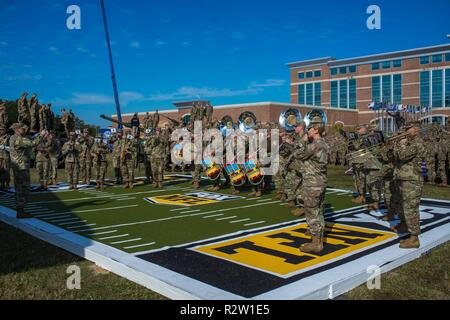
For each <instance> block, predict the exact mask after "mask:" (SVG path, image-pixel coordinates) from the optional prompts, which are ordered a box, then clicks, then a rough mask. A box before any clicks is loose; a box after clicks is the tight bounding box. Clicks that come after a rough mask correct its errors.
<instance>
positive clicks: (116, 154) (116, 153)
mask: <svg viewBox="0 0 450 320" xmlns="http://www.w3.org/2000/svg"><path fill="white" fill-rule="evenodd" d="M120 141H121V139H119V137H118V136H117V135H113V136H112V137H111V138H110V139H109V141H108V143H109V144H112V145H113V150H112V154H111V156H112V164H113V168H114V174H115V176H116V184H122V183H123V178H122V171H121V167H120Z"/></svg>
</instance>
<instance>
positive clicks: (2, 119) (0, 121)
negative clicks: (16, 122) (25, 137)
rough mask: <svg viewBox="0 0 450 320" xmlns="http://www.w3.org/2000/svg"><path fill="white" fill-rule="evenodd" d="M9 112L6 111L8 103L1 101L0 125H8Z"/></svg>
mask: <svg viewBox="0 0 450 320" xmlns="http://www.w3.org/2000/svg"><path fill="white" fill-rule="evenodd" d="M8 122H9V119H8V112H6V105H5V103H4V102H0V126H3V127H5V128H7V127H8Z"/></svg>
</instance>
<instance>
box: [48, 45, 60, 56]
mask: <svg viewBox="0 0 450 320" xmlns="http://www.w3.org/2000/svg"><path fill="white" fill-rule="evenodd" d="M48 50H49V51H51V52H53V53H54V54H60V53H61V51H59V49H58V48H56V47H53V46H52V47H48Z"/></svg>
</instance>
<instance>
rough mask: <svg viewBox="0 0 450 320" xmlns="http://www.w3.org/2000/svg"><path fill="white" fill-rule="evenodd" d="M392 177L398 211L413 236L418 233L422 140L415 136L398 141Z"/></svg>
mask: <svg viewBox="0 0 450 320" xmlns="http://www.w3.org/2000/svg"><path fill="white" fill-rule="evenodd" d="M393 155H394V159H395V162H394V164H395V166H394V179H395V181H396V184H397V186H398V190H399V204H400V205H401V210H400V211H399V214H400V219H401V221H402V223H406V226H407V228H408V232H409V233H410V234H411V235H413V236H418V235H419V234H420V216H419V205H420V197H421V195H422V187H423V177H422V160H423V157H424V155H425V149H424V145H423V141H422V140H421V139H420V138H419V137H417V136H415V137H411V138H410V139H409V140H408V142H407V143H404V144H402V143H398V144H397V145H395V147H394V149H393Z"/></svg>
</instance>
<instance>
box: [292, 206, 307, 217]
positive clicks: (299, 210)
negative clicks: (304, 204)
mask: <svg viewBox="0 0 450 320" xmlns="http://www.w3.org/2000/svg"><path fill="white" fill-rule="evenodd" d="M291 213H292V214H293V215H294V216H296V217H302V216H304V215H305V209H304V208H295V209H294V210H292V211H291Z"/></svg>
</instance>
